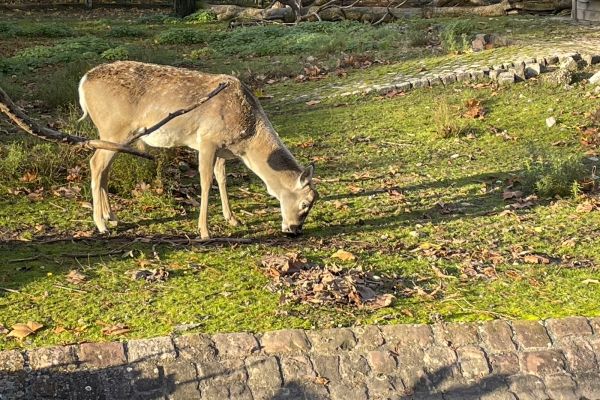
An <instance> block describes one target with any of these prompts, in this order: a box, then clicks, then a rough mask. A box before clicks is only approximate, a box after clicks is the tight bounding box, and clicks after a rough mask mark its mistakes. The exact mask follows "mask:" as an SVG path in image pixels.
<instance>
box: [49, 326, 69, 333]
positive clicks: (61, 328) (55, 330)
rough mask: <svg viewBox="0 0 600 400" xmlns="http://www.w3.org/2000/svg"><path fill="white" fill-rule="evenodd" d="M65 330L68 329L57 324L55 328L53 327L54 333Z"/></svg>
mask: <svg viewBox="0 0 600 400" xmlns="http://www.w3.org/2000/svg"><path fill="white" fill-rule="evenodd" d="M64 331H66V329H65V328H63V327H62V326H55V327H54V328H52V333H61V332H64Z"/></svg>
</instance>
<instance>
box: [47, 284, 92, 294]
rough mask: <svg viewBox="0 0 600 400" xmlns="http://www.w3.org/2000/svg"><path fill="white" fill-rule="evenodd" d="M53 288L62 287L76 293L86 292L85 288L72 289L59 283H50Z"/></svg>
mask: <svg viewBox="0 0 600 400" xmlns="http://www.w3.org/2000/svg"><path fill="white" fill-rule="evenodd" d="M52 286H53V287H55V288H59V289H64V290H68V291H70V292H77V293H87V292H86V291H85V290H79V289H72V288H70V287H66V286H61V285H52Z"/></svg>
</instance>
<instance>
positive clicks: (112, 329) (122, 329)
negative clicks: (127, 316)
mask: <svg viewBox="0 0 600 400" xmlns="http://www.w3.org/2000/svg"><path fill="white" fill-rule="evenodd" d="M101 331H102V334H103V335H122V334H123V333H127V332H131V329H129V328H128V327H127V325H125V324H124V323H122V322H120V323H118V324H116V325H105V326H104V328H102V330H101Z"/></svg>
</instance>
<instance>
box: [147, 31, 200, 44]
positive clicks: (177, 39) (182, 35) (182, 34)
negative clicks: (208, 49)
mask: <svg viewBox="0 0 600 400" xmlns="http://www.w3.org/2000/svg"><path fill="white" fill-rule="evenodd" d="M205 41H206V35H205V34H204V32H201V31H199V30H197V29H194V28H171V29H168V30H166V31H164V32H161V33H160V34H159V35H158V36H157V37H156V42H157V43H159V44H197V43H204V42H205Z"/></svg>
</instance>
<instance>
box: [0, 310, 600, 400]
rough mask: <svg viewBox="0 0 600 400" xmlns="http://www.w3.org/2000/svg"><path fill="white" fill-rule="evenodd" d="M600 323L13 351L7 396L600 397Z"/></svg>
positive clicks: (4, 368)
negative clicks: (599, 328)
mask: <svg viewBox="0 0 600 400" xmlns="http://www.w3.org/2000/svg"><path fill="white" fill-rule="evenodd" d="M597 327H598V319H597V318H593V319H588V318H584V317H566V318H559V319H549V320H546V321H539V322H538V321H512V322H507V321H486V322H481V323H468V324H465V323H445V324H436V325H434V326H430V325H389V326H381V327H377V326H358V327H353V328H352V329H348V328H340V329H325V330H320V331H303V330H299V329H286V330H281V331H273V332H267V333H264V334H257V335H254V334H251V333H235V334H228V333H220V334H214V335H207V334H198V333H192V334H187V335H182V336H172V337H169V336H165V337H159V338H152V339H147V340H131V341H129V342H123V343H120V342H111V343H82V344H80V345H69V346H52V347H46V348H37V349H29V350H23V351H17V350H10V351H5V352H0V399H2V400H9V399H10V400H14V399H50V398H55V399H65V400H71V399H73V400H79V399H105V400H111V399H116V400H119V399H202V400H203V399H219V400H221V399H240V400H241V399H247V400H275V399H307V400H308V399H310V400H313V399H323V400H330V399H343V400H359V399H364V400H368V399H377V400H379V399H381V400H383V399H446V400H449V399H481V400H492V399H498V400H502V399H510V400H515V399H518V400H522V399H532V400H539V399H556V400H558V399H575V400H582V399H588V400H593V399H600V367H599V362H598V361H599V359H598V358H599V357H600V354H599V353H598V351H599V349H600V335H599V334H598V330H597ZM550 338H553V340H550Z"/></svg>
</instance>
